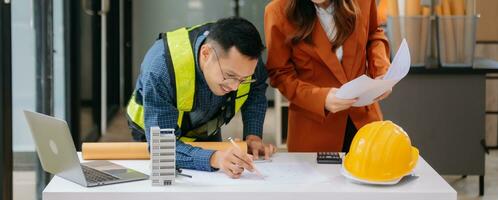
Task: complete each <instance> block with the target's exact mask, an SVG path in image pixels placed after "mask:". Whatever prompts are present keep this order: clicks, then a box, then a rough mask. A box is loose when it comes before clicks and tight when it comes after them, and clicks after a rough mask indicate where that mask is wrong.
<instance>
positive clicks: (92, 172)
mask: <svg viewBox="0 0 498 200" xmlns="http://www.w3.org/2000/svg"><path fill="white" fill-rule="evenodd" d="M81 168H83V173H84V174H85V177H86V180H87V181H88V182H93V183H99V182H107V181H114V180H118V179H119V178H116V177H115V176H112V175H109V174H106V173H104V172H101V171H99V170H96V169H93V168H91V167H87V166H85V165H81Z"/></svg>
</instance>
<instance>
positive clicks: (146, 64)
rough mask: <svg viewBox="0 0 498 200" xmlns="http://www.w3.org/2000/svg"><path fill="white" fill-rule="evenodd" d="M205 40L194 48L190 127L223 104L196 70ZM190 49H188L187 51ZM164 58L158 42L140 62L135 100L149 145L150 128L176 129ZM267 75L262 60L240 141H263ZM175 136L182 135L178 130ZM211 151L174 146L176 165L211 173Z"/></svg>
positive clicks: (246, 105)
mask: <svg viewBox="0 0 498 200" xmlns="http://www.w3.org/2000/svg"><path fill="white" fill-rule="evenodd" d="M205 39H206V34H204V35H201V36H199V37H198V38H197V39H196V41H195V45H194V47H195V48H194V52H195V53H194V55H195V59H196V63H195V65H196V66H195V70H196V93H195V100H194V107H193V108H192V111H191V112H190V113H189V117H190V119H191V124H192V126H193V127H197V126H198V125H201V124H204V123H206V122H207V121H209V120H210V119H211V118H212V117H214V116H215V115H216V114H217V113H218V111H219V109H220V107H221V106H222V104H223V103H225V101H226V97H225V96H216V95H215V94H214V93H212V92H211V90H210V89H209V87H208V85H207V83H206V80H205V79H204V75H203V73H202V71H201V69H200V67H199V62H198V59H197V57H198V56H197V55H198V52H199V48H200V46H201V44H202V43H203V42H204V40H205ZM186 48H190V47H186ZM168 67H173V66H167V64H166V61H165V55H164V43H163V41H162V40H157V41H156V42H155V43H154V44H153V45H152V47H151V48H150V49H149V51H148V52H147V54H146V55H145V58H144V60H143V62H142V66H141V72H140V75H139V77H138V80H137V84H136V92H137V94H136V95H137V98H141V99H142V104H143V106H144V122H145V135H146V138H147V141H150V132H149V131H150V127H152V126H159V127H160V128H175V127H176V125H177V121H178V109H177V108H176V105H175V102H176V100H175V98H176V94H175V90H174V87H175V86H174V85H171V79H170V75H169V73H168ZM267 77H268V75H267V73H266V70H265V67H264V65H263V62H262V60H261V58H260V59H259V61H258V65H257V67H256V70H255V73H254V75H253V78H255V79H257V81H256V82H255V83H252V84H251V90H250V93H249V97H248V98H247V101H246V102H245V103H244V105H243V106H242V108H241V112H242V120H243V123H244V131H243V137H244V138H245V137H246V136H247V135H257V136H260V137H262V133H263V122H264V118H265V113H266V108H267V100H266V96H265V92H266V88H267V86H268V85H267V84H266V79H267ZM176 132H177V135H181V134H182V133H181V131H180V130H177V131H176ZM213 153H214V151H211V150H205V149H201V148H198V147H193V146H191V145H187V144H185V143H183V142H182V141H179V140H177V142H176V162H177V166H178V167H180V168H187V169H196V170H204V171H213V170H215V169H213V168H212V167H211V165H210V158H211V156H212V154H213Z"/></svg>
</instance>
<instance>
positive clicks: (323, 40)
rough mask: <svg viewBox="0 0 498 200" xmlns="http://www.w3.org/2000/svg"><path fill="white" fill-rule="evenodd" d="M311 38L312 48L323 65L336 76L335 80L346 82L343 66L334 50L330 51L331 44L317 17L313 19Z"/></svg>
mask: <svg viewBox="0 0 498 200" xmlns="http://www.w3.org/2000/svg"><path fill="white" fill-rule="evenodd" d="M312 39H313V49H314V50H315V51H316V53H317V54H318V55H319V56H320V58H321V59H322V61H323V62H324V63H325V65H327V67H328V68H329V69H330V71H332V73H333V74H334V75H335V76H336V77H337V80H339V81H340V82H341V83H342V84H345V83H347V82H348V80H347V78H346V73H345V71H344V68H343V67H342V64H341V63H340V62H339V59H337V55H336V54H335V52H332V44H331V43H330V41H329V39H328V38H327V35H326V33H325V31H324V30H323V28H322V25H321V24H320V21H319V20H318V18H317V19H316V20H315V26H314V28H313V32H312Z"/></svg>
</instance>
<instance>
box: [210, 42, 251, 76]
mask: <svg viewBox="0 0 498 200" xmlns="http://www.w3.org/2000/svg"><path fill="white" fill-rule="evenodd" d="M211 49H213V51H214V56H216V61H217V62H218V66H219V67H220V71H221V76H222V77H223V81H226V82H231V83H233V82H237V83H239V84H250V83H254V82H256V79H251V77H247V78H245V79H240V78H235V77H228V78H227V77H225V72H224V71H223V69H222V68H221V64H220V59H219V58H218V54H217V53H216V50H215V49H214V48H213V47H211Z"/></svg>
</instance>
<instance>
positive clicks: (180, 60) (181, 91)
mask: <svg viewBox="0 0 498 200" xmlns="http://www.w3.org/2000/svg"><path fill="white" fill-rule="evenodd" d="M197 27H199V26H195V27H192V28H189V29H188V30H187V29H186V28H180V29H178V30H175V31H172V32H167V33H166V36H167V37H166V39H167V44H168V47H169V51H170V55H169V56H170V57H171V60H172V63H173V69H174V74H175V87H176V102H177V103H176V108H177V109H178V121H177V124H178V127H181V126H182V120H183V116H184V114H185V112H190V111H191V110H192V107H193V104H194V98H195V97H194V94H195V59H194V52H193V51H192V48H190V47H191V41H190V39H189V33H188V32H189V31H191V30H193V29H194V28H197ZM166 56H167V55H166ZM251 78H252V77H249V79H251ZM250 88H251V84H243V85H240V86H239V88H238V90H237V98H236V99H235V112H238V111H239V110H240V109H241V107H242V106H243V105H244V103H245V102H246V100H247V98H248V96H249V91H250ZM135 98H136V96H135V93H133V95H132V97H131V99H130V101H129V102H128V106H127V109H126V112H127V115H128V118H129V120H131V121H132V122H133V123H134V124H136V125H137V126H138V127H139V128H141V129H142V131H143V130H144V129H145V123H144V110H143V105H140V104H139V103H138V102H137V101H136V100H135ZM164 128H170V127H164ZM179 139H180V140H181V141H184V142H192V141H195V138H188V137H180V138H179Z"/></svg>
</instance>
